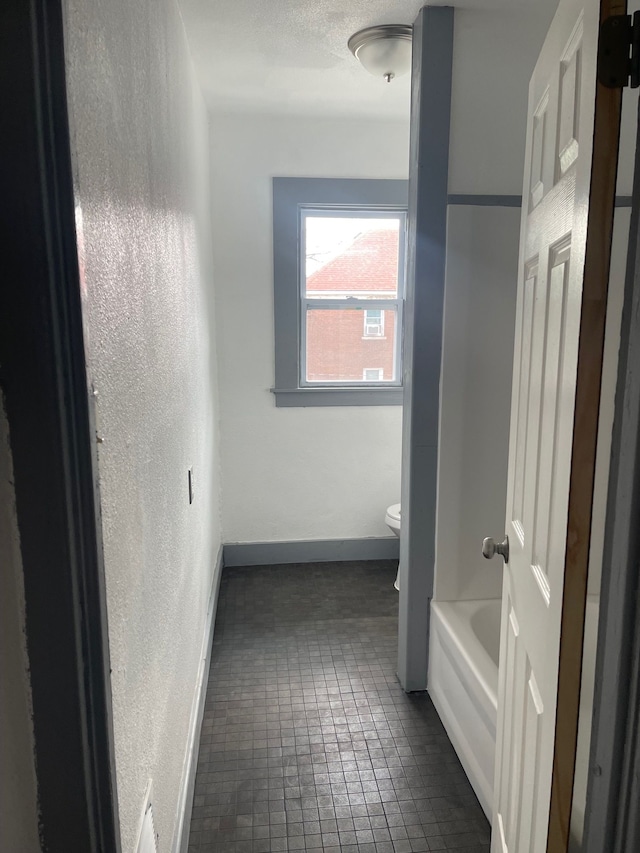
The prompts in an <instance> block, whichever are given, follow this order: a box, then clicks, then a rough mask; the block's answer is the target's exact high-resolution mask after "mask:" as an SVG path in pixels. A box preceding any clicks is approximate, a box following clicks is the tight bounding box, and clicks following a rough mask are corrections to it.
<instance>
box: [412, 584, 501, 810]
mask: <svg viewBox="0 0 640 853" xmlns="http://www.w3.org/2000/svg"><path fill="white" fill-rule="evenodd" d="M500 605H501V602H500V599H485V600H478V601H433V602H432V603H431V629H430V646H429V684H428V690H429V695H430V696H431V699H432V701H433V704H434V705H435V707H436V710H437V712H438V714H439V715H440V719H441V720H442V722H443V724H444V727H445V729H446V730H447V734H448V735H449V739H450V740H451V743H452V744H453V746H454V749H455V751H456V752H457V754H458V758H459V759H460V762H461V764H462V766H463V768H464V771H465V773H466V774H467V776H468V777H469V781H470V782H471V784H472V786H473V790H474V791H475V792H476V796H477V797H478V800H479V801H480V805H481V806H482V808H483V809H484V812H485V814H486V815H487V818H488V819H489V820H491V811H492V804H493V764H494V756H495V749H496V720H497V715H498V657H499V652H500Z"/></svg>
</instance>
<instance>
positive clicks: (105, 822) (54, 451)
mask: <svg viewBox="0 0 640 853" xmlns="http://www.w3.org/2000/svg"><path fill="white" fill-rule="evenodd" d="M0 23H1V26H0V33H1V36H0V38H1V44H0V91H1V92H2V103H3V104H4V105H5V108H4V116H3V118H4V121H3V130H2V141H3V146H4V147H3V153H4V165H5V169H4V177H5V180H4V182H3V198H2V213H1V220H0V221H1V223H2V234H3V238H4V239H3V247H2V260H3V284H2V287H0V386H1V387H2V391H3V393H4V402H5V407H6V413H7V418H8V422H9V430H10V443H11V452H12V456H13V470H14V485H15V500H16V514H17V522H18V528H19V533H20V543H21V557H22V568H23V574H24V592H25V621H26V646H27V654H28V658H29V670H30V680H31V694H32V710H33V715H32V719H33V732H34V749H35V756H34V758H35V765H36V774H37V796H38V811H39V815H38V819H39V831H40V842H41V845H42V848H43V849H45V850H47V851H50V853H75V851H78V853H98V851H104V853H112V851H113V853H118V851H119V850H120V832H119V825H118V810H117V798H116V791H115V778H116V777H115V762H114V748H113V731H112V719H111V693H110V675H109V656H108V637H107V618H106V604H105V584H104V568H103V563H102V541H101V535H100V521H99V506H100V503H99V493H98V479H97V465H96V454H95V450H96V446H95V428H94V424H93V418H92V409H91V405H90V400H91V397H90V395H89V393H88V388H87V372H86V363H85V352H84V336H83V321H82V306H81V289H80V275H79V269H78V255H77V245H76V232H75V217H74V195H73V180H72V166H71V153H70V140H69V126H68V112H67V100H66V82H65V55H64V23H63V2H62V0H31V2H29V3H25V2H23V0H5V2H4V3H3V4H2V6H1V10H0Z"/></svg>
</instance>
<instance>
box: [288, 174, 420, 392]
mask: <svg viewBox="0 0 640 853" xmlns="http://www.w3.org/2000/svg"><path fill="white" fill-rule="evenodd" d="M406 194H407V184H406V181H385V180H343V179H342V180H340V179H336V180H327V179H298V178H275V179H274V181H273V203H274V306H275V348H276V359H275V363H276V383H275V388H274V389H273V390H274V393H275V395H276V404H277V405H278V406H318V405H330V406H335V405H394V404H400V403H401V402H402V319H403V305H404V277H405V275H404V274H405V232H406V201H407V200H406ZM372 365H373V366H372Z"/></svg>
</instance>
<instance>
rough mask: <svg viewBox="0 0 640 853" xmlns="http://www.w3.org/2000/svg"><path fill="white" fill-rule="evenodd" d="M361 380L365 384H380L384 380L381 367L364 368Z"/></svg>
mask: <svg viewBox="0 0 640 853" xmlns="http://www.w3.org/2000/svg"><path fill="white" fill-rule="evenodd" d="M362 378H363V379H364V380H365V382H382V381H383V379H384V368H383V367H365V369H364V370H363V371H362Z"/></svg>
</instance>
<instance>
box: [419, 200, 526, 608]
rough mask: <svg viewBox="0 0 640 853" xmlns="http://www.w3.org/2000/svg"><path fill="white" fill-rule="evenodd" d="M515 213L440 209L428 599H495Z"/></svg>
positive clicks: (499, 209) (504, 464)
mask: <svg viewBox="0 0 640 853" xmlns="http://www.w3.org/2000/svg"><path fill="white" fill-rule="evenodd" d="M519 230H520V209H519V208H508V207H466V206H464V207H463V206H451V207H449V218H448V231H447V269H446V279H445V306H444V324H443V342H442V372H441V379H440V443H439V451H438V509H437V519H436V577H435V591H434V598H436V599H437V600H441V601H442V600H449V601H451V600H454V601H455V600H461V599H473V598H499V597H500V595H501V590H502V564H501V561H498V560H494V561H491V562H488V561H487V560H485V559H484V557H483V556H482V553H481V546H482V539H483V538H484V537H485V536H494V537H495V538H499V537H501V535H502V533H503V530H504V519H505V503H506V489H507V456H508V450H509V417H510V411H511V409H510V401H511V372H512V360H513V336H514V325H515V304H516V281H517V271H518V236H519Z"/></svg>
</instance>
